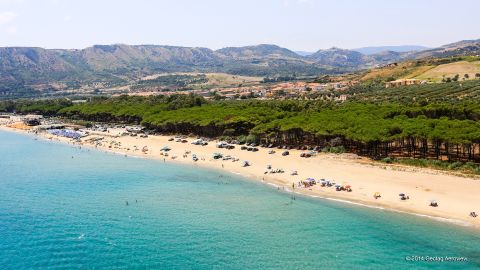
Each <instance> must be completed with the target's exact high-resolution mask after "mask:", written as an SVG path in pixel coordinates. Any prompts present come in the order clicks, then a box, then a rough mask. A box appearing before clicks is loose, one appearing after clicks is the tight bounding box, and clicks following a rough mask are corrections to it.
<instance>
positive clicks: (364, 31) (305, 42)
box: [0, 0, 480, 52]
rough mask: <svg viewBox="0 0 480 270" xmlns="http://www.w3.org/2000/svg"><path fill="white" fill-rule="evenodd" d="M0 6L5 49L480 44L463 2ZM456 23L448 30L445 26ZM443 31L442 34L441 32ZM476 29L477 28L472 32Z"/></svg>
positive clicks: (188, 0)
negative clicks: (460, 9)
mask: <svg viewBox="0 0 480 270" xmlns="http://www.w3.org/2000/svg"><path fill="white" fill-rule="evenodd" d="M456 6H458V7H461V8H462V12H453V11H452V8H451V2H449V1H446V0H437V1H435V0H424V1H415V0H402V1H400V0H393V1H388V2H387V1H381V0H365V1H353V0H340V1H327V0H265V1H261V2H259V1H253V0H245V1H228V2H227V1H219V0H206V1H193V0H180V1H167V0H163V1H149V0H139V1H113V0H106V1H101V2H95V1H92V0H85V1H65V0H39V1H33V0H0V40H1V42H0V46H2V47H9V46H20V47H31V46H34V47H43V48H48V49H82V48H86V47H90V46H93V45H96V44H102V45H107V44H129V45H140V44H151V45H170V46H185V47H205V48H210V49H213V50H216V49H220V48H223V47H241V46H249V45H257V44H275V45H278V46H280V47H284V48H288V49H290V50H292V51H307V52H314V51H317V50H319V49H328V48H331V47H339V48H346V49H354V48H361V47H370V46H404V45H420V46H426V47H438V46H441V45H444V44H448V43H451V42H456V41H459V40H467V39H478V38H479V35H478V32H477V31H476V30H475V27H474V26H475V25H479V24H480V17H478V16H476V10H478V8H480V2H478V1H473V0H459V1H457V2H456ZM446 20H448V23H445V22H446ZM440 26H441V27H440ZM469 26H471V27H469Z"/></svg>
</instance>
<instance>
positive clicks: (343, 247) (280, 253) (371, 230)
mask: <svg viewBox="0 0 480 270" xmlns="http://www.w3.org/2000/svg"><path fill="white" fill-rule="evenodd" d="M127 201H128V205H127V203H126V202H127ZM0 239H1V240H0V268H1V269H25V268H34V269H77V268H83V269H111V268H115V269H117V268H155V269H372V268H375V269H378V268H380V269H413V268H415V269H478V268H480V237H479V233H478V231H474V230H473V229H471V228H464V227H461V226H456V225H452V224H448V223H441V222H438V221H434V220H431V219H428V218H422V217H417V216H413V215H406V214H400V213H395V212H391V211H385V210H378V209H370V208H366V207H361V206H355V205H351V204H345V203H341V202H334V201H329V200H324V199H312V198H308V197H302V196H298V195H297V196H296V200H295V201H292V200H291V195H290V194H288V193H285V192H282V191H278V190H277V189H276V188H272V187H271V186H268V185H264V184H261V183H257V182H254V181H250V180H248V179H244V178H241V177H239V176H237V175H232V174H223V173H222V172H219V171H213V170H206V169H202V168H196V167H188V166H183V165H176V164H170V163H168V162H167V163H163V162H158V161H153V160H144V159H138V158H128V157H124V156H121V155H114V154H107V153H102V152H99V151H94V150H88V149H85V148H82V149H79V148H78V147H77V148H74V147H72V146H69V145H64V144H60V143H54V142H49V141H43V140H34V137H32V136H26V135H19V134H13V133H8V132H0ZM406 256H431V257H433V256H439V257H444V256H457V257H465V258H467V259H468V261H467V262H421V261H416V262H415V261H409V260H407V259H406Z"/></svg>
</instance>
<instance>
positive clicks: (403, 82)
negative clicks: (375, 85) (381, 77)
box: [385, 79, 422, 88]
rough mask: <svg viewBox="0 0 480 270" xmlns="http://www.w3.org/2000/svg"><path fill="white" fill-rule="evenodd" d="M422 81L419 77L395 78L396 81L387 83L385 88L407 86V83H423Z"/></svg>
mask: <svg viewBox="0 0 480 270" xmlns="http://www.w3.org/2000/svg"><path fill="white" fill-rule="evenodd" d="M421 83H422V81H421V80H418V79H400V80H395V81H391V82H387V83H385V88H391V87H398V86H405V85H415V84H421Z"/></svg>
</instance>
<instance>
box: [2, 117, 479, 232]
mask: <svg viewBox="0 0 480 270" xmlns="http://www.w3.org/2000/svg"><path fill="white" fill-rule="evenodd" d="M0 128H2V129H4V130H12V128H8V127H5V126H0ZM16 131H18V132H26V131H24V130H16ZM120 132H121V131H120V130H112V131H110V133H96V134H95V135H89V136H86V137H84V138H82V140H81V142H80V143H78V142H75V144H77V145H83V146H88V147H94V148H98V149H99V150H106V151H111V152H116V153H121V154H125V155H128V156H138V157H145V158H153V159H158V160H161V161H163V160H165V162H180V163H185V164H190V165H193V166H204V167H208V168H215V169H218V170H223V171H226V172H230V173H236V174H240V175H243V176H245V177H248V178H250V179H253V180H257V181H264V182H266V183H270V184H274V185H277V186H279V187H280V188H282V189H286V190H291V191H293V192H298V193H301V194H305V195H310V196H317V197H324V198H330V199H339V200H345V201H349V202H354V203H360V204H365V205H367V206H373V207H379V208H384V209H391V210H396V211H401V212H406V213H411V214H417V215H426V216H429V217H435V218H438V219H440V220H444V221H452V222H455V223H458V224H462V225H472V226H475V227H479V228H480V217H478V218H472V217H470V216H469V213H470V212H472V211H475V212H476V213H477V214H478V213H480V196H479V194H480V180H477V179H475V178H473V177H469V176H460V175H454V174H450V173H446V172H442V171H437V170H431V169H422V168H412V167H407V166H400V165H384V164H380V163H375V162H372V161H370V160H369V159H366V158H359V157H356V156H355V155H351V154H340V155H337V154H323V153H320V154H318V155H317V156H314V157H311V158H301V157H300V153H302V151H299V150H289V151H290V155H288V156H282V155H281V153H282V152H283V150H279V149H273V150H275V151H276V153H275V154H268V151H269V150H270V149H268V148H261V147H259V151H258V152H248V151H245V150H240V146H238V145H236V146H235V149H232V150H227V149H219V148H216V142H215V141H211V142H209V144H208V145H207V146H199V145H193V144H191V142H192V141H193V140H194V138H188V139H187V140H188V143H181V142H174V141H168V139H169V138H172V137H173V136H160V135H158V136H157V135H155V136H152V135H150V136H149V137H148V138H140V137H138V136H137V137H131V136H119V137H116V136H114V135H115V134H116V133H120ZM40 136H41V137H44V138H47V139H51V140H58V141H63V142H68V143H71V144H73V143H74V142H73V141H71V140H70V139H67V138H63V137H57V136H53V135H50V134H47V133H41V134H40ZM98 137H103V138H104V139H103V140H101V141H102V144H101V145H97V146H95V143H93V142H91V141H90V140H91V139H92V138H98ZM112 141H114V142H115V143H116V144H114V143H111V142H112ZM166 145H168V146H170V147H171V148H172V150H171V151H169V152H168V157H165V156H163V155H161V151H160V149H161V148H162V147H164V146H166ZM135 146H136V147H135ZM144 147H146V148H148V151H146V152H142V149H143V148H144ZM127 149H129V150H127ZM135 149H138V150H135ZM186 151H190V152H191V153H190V154H188V156H187V157H183V156H184V153H185V152H186ZM216 152H218V153H222V154H224V155H231V156H233V157H236V158H238V159H239V161H237V162H232V161H231V160H228V161H226V160H221V159H220V160H214V159H213V157H212V154H213V153H216ZM192 154H196V155H197V157H198V158H199V160H198V161H197V162H195V161H193V160H192ZM172 156H176V158H175V159H172ZM244 160H248V161H249V162H250V164H251V166H248V167H242V163H243V161H244ZM267 165H271V166H272V169H283V170H284V171H285V173H282V174H279V173H276V174H270V173H268V174H264V173H265V171H267ZM293 170H296V171H297V172H298V175H295V176H292V175H290V172H291V171H293ZM308 177H312V178H315V179H317V180H319V179H321V178H324V179H327V180H331V181H335V182H336V183H337V184H341V185H344V184H348V185H351V186H352V189H353V191H352V192H346V191H336V190H335V188H334V187H321V186H320V185H319V184H317V185H315V186H313V187H310V188H299V187H297V183H298V181H301V180H304V179H306V178H308ZM292 184H295V188H292ZM375 192H380V194H381V197H380V198H379V199H375V198H374V197H373V194H374V193H375ZM399 193H406V194H408V196H409V197H410V199H409V200H405V201H402V200H400V198H399ZM433 199H434V200H436V201H437V202H438V205H439V206H438V207H431V206H430V205H429V204H430V200H433Z"/></svg>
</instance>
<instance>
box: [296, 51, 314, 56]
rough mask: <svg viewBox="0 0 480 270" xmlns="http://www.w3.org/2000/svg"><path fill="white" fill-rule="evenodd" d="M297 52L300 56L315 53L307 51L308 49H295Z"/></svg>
mask: <svg viewBox="0 0 480 270" xmlns="http://www.w3.org/2000/svg"><path fill="white" fill-rule="evenodd" d="M295 53H296V54H298V55H300V56H308V55H310V54H314V53H315V52H307V51H295Z"/></svg>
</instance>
